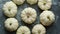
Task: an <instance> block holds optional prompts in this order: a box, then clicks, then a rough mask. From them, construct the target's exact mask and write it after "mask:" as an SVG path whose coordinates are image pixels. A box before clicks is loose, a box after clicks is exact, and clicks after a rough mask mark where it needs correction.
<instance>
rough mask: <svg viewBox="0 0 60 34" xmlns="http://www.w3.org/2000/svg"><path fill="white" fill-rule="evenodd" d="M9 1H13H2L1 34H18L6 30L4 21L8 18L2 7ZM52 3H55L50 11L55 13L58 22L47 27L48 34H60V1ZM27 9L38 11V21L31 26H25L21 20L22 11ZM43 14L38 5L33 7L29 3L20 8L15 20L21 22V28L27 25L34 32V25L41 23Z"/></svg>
mask: <svg viewBox="0 0 60 34" xmlns="http://www.w3.org/2000/svg"><path fill="white" fill-rule="evenodd" d="M8 1H11V0H0V34H16V31H14V32H8V31H7V30H5V28H4V21H5V20H6V19H7V18H8V17H6V16H5V15H4V13H3V10H2V7H3V5H4V4H5V3H6V2H8ZM52 3H53V5H52V8H51V9H50V10H51V11H53V12H54V14H55V15H56V20H55V22H54V23H53V24H52V25H51V26H49V27H46V30H47V32H46V34H60V0H52ZM26 7H32V8H34V9H36V11H37V19H36V21H35V22H34V23H33V24H31V25H28V24H25V23H24V22H23V21H22V20H21V16H20V14H21V11H22V10H23V9H24V8H26ZM41 12H42V10H41V9H39V7H38V6H37V4H36V5H32V6H31V5H29V4H28V3H26V2H25V3H24V4H23V5H21V6H18V13H17V15H16V16H15V18H16V19H17V20H18V21H19V26H22V25H25V26H28V27H29V28H30V30H32V28H33V26H34V25H36V24H38V23H40V21H39V15H40V13H41Z"/></svg>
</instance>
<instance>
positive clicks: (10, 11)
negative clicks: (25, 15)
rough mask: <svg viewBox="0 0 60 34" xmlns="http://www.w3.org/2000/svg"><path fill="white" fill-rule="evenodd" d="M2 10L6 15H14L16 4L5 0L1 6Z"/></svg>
mask: <svg viewBox="0 0 60 34" xmlns="http://www.w3.org/2000/svg"><path fill="white" fill-rule="evenodd" d="M3 10H4V14H5V15H6V16H7V17H14V16H15V15H16V14H17V6H16V5H15V3H13V2H12V1H9V2H6V3H5V4H4V6H3Z"/></svg>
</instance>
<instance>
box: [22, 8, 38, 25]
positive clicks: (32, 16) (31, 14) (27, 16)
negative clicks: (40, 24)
mask: <svg viewBox="0 0 60 34" xmlns="http://www.w3.org/2000/svg"><path fill="white" fill-rule="evenodd" d="M36 16H37V14H36V10H35V9H33V8H31V7H28V8H25V9H24V10H23V11H22V12H21V18H22V20H23V21H24V22H25V23H28V24H31V23H33V22H34V21H35V20H36Z"/></svg>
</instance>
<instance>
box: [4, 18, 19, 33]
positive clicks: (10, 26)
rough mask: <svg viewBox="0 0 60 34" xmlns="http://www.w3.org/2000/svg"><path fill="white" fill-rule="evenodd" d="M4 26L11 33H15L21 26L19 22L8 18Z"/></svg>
mask: <svg viewBox="0 0 60 34" xmlns="http://www.w3.org/2000/svg"><path fill="white" fill-rule="evenodd" d="M4 25H5V28H6V30H8V31H10V32H12V31H15V30H16V29H17V28H18V26H19V24H18V21H17V19H15V18H8V19H7V20H6V21H5V22H4Z"/></svg>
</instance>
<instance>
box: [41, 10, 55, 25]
mask: <svg viewBox="0 0 60 34" xmlns="http://www.w3.org/2000/svg"><path fill="white" fill-rule="evenodd" d="M54 21H55V15H54V13H53V12H52V11H43V12H42V13H41V14H40V22H41V23H42V24H43V25H44V26H49V25H51V24H52V23H53V22H54Z"/></svg>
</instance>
